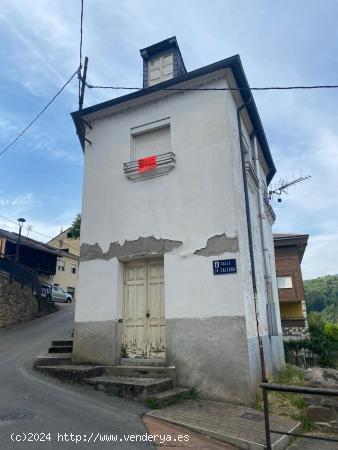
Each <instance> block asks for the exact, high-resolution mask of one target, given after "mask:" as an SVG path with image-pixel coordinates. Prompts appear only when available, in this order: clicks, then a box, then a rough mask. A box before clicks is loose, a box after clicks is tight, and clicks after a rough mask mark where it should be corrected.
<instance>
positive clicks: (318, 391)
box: [260, 383, 338, 450]
mask: <svg viewBox="0 0 338 450" xmlns="http://www.w3.org/2000/svg"><path fill="white" fill-rule="evenodd" d="M260 387H261V388H262V390H263V405H264V421H265V443H266V449H267V450H271V449H272V445H271V433H274V434H282V435H284V434H285V435H287V436H293V437H302V438H305V439H315V440H320V441H328V442H338V439H336V438H333V437H328V436H326V437H323V436H315V435H312V434H301V433H293V432H292V433H290V432H286V431H285V432H284V431H280V430H272V429H271V428H270V420H269V403H268V392H269V391H276V392H290V393H299V394H312V395H323V396H329V397H334V396H337V397H338V389H322V388H315V387H306V386H294V385H287V384H276V383H261V384H260Z"/></svg>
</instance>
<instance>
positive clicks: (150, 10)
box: [0, 0, 338, 276]
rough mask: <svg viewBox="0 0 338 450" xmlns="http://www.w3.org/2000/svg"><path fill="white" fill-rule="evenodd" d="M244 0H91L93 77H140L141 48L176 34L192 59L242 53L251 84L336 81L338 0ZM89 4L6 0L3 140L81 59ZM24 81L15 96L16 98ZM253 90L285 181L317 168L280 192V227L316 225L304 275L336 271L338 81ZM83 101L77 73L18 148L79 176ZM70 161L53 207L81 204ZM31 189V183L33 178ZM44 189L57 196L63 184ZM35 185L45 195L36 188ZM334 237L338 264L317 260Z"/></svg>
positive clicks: (196, 63)
mask: <svg viewBox="0 0 338 450" xmlns="http://www.w3.org/2000/svg"><path fill="white" fill-rule="evenodd" d="M241 5H242V6H241V8H240V9H239V7H238V1H235V0H228V1H227V2H224V1H222V0H214V1H213V2H212V6H211V4H210V2H209V3H208V2H205V1H203V0H196V1H194V2H192V0H180V1H178V0H173V1H172V2H171V3H170V8H168V7H167V6H165V5H164V6H162V4H159V3H158V2H156V1H155V0H144V1H143V2H136V1H135V0H125V1H124V2H118V1H117V0H115V1H111V0H109V1H108V0H95V1H93V0H87V1H85V15H84V45H83V54H84V55H88V57H89V68H88V81H89V82H90V83H92V84H108V85H113V84H115V85H122V84H123V85H131V86H140V84H141V81H142V62H141V57H140V55H139V53H138V50H139V48H142V47H145V46H147V45H150V44H152V43H155V42H158V41H160V40H162V39H165V38H166V37H169V36H172V35H176V36H177V37H178V40H179V43H180V46H181V50H182V54H183V57H184V60H185V62H186V66H187V69H188V70H192V69H194V68H197V67H201V66H203V65H206V64H209V63H211V62H214V61H217V60H220V59H222V58H225V57H227V56H231V55H233V54H236V53H239V54H240V55H241V58H242V61H243V65H244V69H245V71H246V74H247V77H248V79H249V82H250V84H251V85H252V86H267V85H270V86H271V85H287V84H307V83H308V84H312V83H316V82H320V83H330V82H332V83H335V78H336V73H337V63H336V61H335V60H334V58H332V55H333V54H336V48H335V42H337V39H338V29H337V27H336V24H335V21H336V15H337V14H336V13H337V12H338V7H337V3H336V2H334V1H330V0H327V3H326V8H318V4H317V2H314V1H312V0H309V1H308V2H306V3H305V2H304V4H303V3H302V2H297V5H295V4H294V2H291V1H286V2H283V4H282V3H278V2H277V3H276V2H267V1H261V2H258V3H257V2H256V3H255V4H253V2H251V1H250V0H243V2H242V4H241ZM290 10H291V11H292V14H290ZM79 14H80V2H79V1H78V2H69V1H68V0H58V1H57V2H50V1H49V0H35V1H34V6H32V1H31V0H21V1H20V2H13V1H12V0H3V1H2V4H1V11H0V24H1V29H0V35H1V38H2V41H3V42H4V44H5V45H3V46H2V49H1V59H2V61H4V64H3V67H2V74H1V75H0V77H1V80H2V83H3V84H8V85H9V86H11V89H12V91H11V95H10V99H9V100H8V101H7V103H8V105H7V108H4V109H3V110H2V111H0V136H1V140H3V141H4V144H6V143H7V141H8V140H9V139H11V137H12V136H14V135H15V134H16V133H17V132H18V131H21V129H22V128H23V127H24V126H25V125H26V124H27V122H29V120H31V118H32V117H33V116H34V115H35V114H36V113H37V112H38V111H40V110H41V109H42V107H43V106H44V105H45V104H46V103H47V101H48V100H49V99H50V98H51V96H52V95H54V94H55V92H56V90H57V89H59V88H60V86H61V85H62V84H63V83H64V82H65V80H66V78H67V77H68V76H70V74H71V73H72V72H73V71H74V70H75V69H76V67H77V66H78V64H79ZM299 23H302V26H301V27H299ZM323 43H325V45H323ZM13 86H14V88H13ZM16 88H18V99H17V102H15V101H13V99H12V97H14V99H15V94H16V92H14V90H16ZM117 95H121V92H114V91H104V90H102V91H100V90H99V91H97V90H89V89H87V90H86V97H85V105H90V104H94V103H97V102H99V101H103V100H106V99H108V98H112V97H113V96H117ZM255 100H256V102H257V106H258V109H259V112H260V115H261V117H262V122H263V125H264V128H265V130H266V134H267V136H268V139H269V142H270V146H271V150H272V154H273V157H274V159H275V162H276V166H277V170H278V172H277V176H276V181H278V179H279V178H288V179H290V178H292V177H293V176H296V177H297V176H299V174H300V173H302V174H303V175H307V174H311V179H310V180H308V181H305V182H304V183H302V184H299V185H297V186H296V187H295V189H290V195H289V196H285V198H284V199H283V203H282V204H277V203H274V207H275V209H276V213H277V222H276V225H275V230H276V231H277V230H279V231H284V232H304V233H309V234H310V235H311V239H310V241H309V245H308V248H307V250H306V252H305V257H304V263H303V270H304V273H305V274H306V276H307V275H308V274H312V275H313V274H317V275H322V274H324V273H325V272H322V271H323V270H334V269H333V268H334V267H337V265H338V253H337V256H336V257H335V256H334V253H333V252H331V248H333V247H334V246H336V247H337V246H338V240H337V236H336V234H335V232H334V230H335V229H336V223H337V222H338V207H337V200H336V196H335V191H336V185H337V181H336V178H337V177H336V173H337V169H338V167H337V166H338V152H337V148H338V132H337V128H336V124H337V123H338V115H337V111H336V97H335V96H334V95H333V91H331V92H328V91H316V92H315V91H306V92H299V91H297V92H295V91H290V92H286V91H282V92H281V91H280V92H272V91H269V92H256V93H255ZM76 106H77V80H76V79H74V80H73V82H72V84H71V86H69V87H67V89H66V90H65V91H64V92H63V93H62V95H61V96H60V97H59V98H58V99H57V101H56V102H55V103H54V104H53V105H52V106H51V108H50V109H49V110H48V111H47V112H46V114H45V115H44V117H43V118H41V120H39V122H38V123H37V124H35V125H34V127H32V129H31V130H30V131H29V133H27V134H26V135H25V136H24V138H23V139H22V141H20V143H18V145H17V147H16V149H15V152H17V153H20V155H19V156H20V157H22V156H23V155H24V153H23V152H26V153H29V155H32V156H33V158H31V159H32V161H34V164H37V167H34V170H37V171H38V170H39V169H40V167H41V165H43V164H44V163H45V162H46V161H50V164H51V165H53V167H54V166H56V165H57V166H58V167H59V166H60V167H61V169H62V170H63V172H65V171H66V170H67V166H68V164H72V170H74V174H77V183H78V186H80V183H81V176H80V175H79V174H80V172H81V163H82V155H81V151H80V149H79V144H78V142H77V141H76V139H75V137H74V127H73V124H72V123H71V121H70V119H69V111H70V110H74V109H76ZM27 118H29V120H27ZM75 146H76V149H75ZM12 154H13V155H14V154H15V153H14V150H13V153H8V155H9V156H8V158H7V161H9V162H8V164H9V165H8V167H9V169H8V170H11V167H12V166H13V160H12V159H11V157H10V156H11V155H12ZM13 158H14V156H13ZM10 163H12V164H10ZM62 164H63V166H62ZM45 167H46V166H45V165H44V168H45ZM62 170H60V183H59V185H58V194H60V195H59V197H58V196H56V197H55V199H54V200H51V205H50V206H53V208H55V209H57V210H61V209H62V208H64V209H65V210H66V211H72V208H73V204H74V201H73V200H70V199H68V198H67V202H68V203H66V204H64V202H65V198H66V195H65V194H66V192H65V191H63V190H62V189H63V187H62V176H61V173H62ZM14 175H17V173H13V180H14V178H17V177H15V176H14ZM13 183H14V182H13ZM39 188H40V187H39ZM21 189H22V191H23V192H26V190H27V187H26V186H24V187H21ZM40 189H41V188H40ZM45 189H49V191H48V193H49V198H50V199H53V198H54V197H53V194H54V193H55V190H54V191H53V186H45ZM65 189H66V188H65ZM78 190H80V187H78ZM32 192H33V194H34V197H33V199H34V200H36V198H38V197H39V195H40V194H39V192H38V188H37V190H36V191H32ZM67 194H68V192H67ZM23 195H24V194H23ZM4 198H5V199H7V196H5V197H4ZM79 202H80V199H79V200H78V204H79ZM0 206H1V205H0ZM6 206H7V205H6ZM74 209H76V207H74ZM78 209H80V207H78ZM66 215H67V214H66ZM69 216H70V214H69ZM46 217H47V213H46V212H45V211H42V210H41V211H40V212H39V216H37V218H38V219H39V221H37V222H36V224H37V225H41V226H42V227H44V226H46V227H47V228H48V227H49V228H50V229H51V230H52V229H53V227H54V225H53V224H52V219H50V221H48V220H47V218H46ZM53 220H54V222H55V223H56V225H55V227H59V226H60V225H61V224H63V222H64V220H66V221H67V220H68V218H67V217H64V220H63V219H62V218H58V216H56V217H54V218H53ZM326 245H328V246H330V249H329V250H328V251H330V252H331V253H330V255H331V256H330V264H329V265H327V266H326V265H325V266H322V265H316V264H313V265H311V263H310V256H311V258H316V259H319V258H321V255H322V252H325V246H326ZM307 255H310V256H309V257H308V256H307ZM316 267H317V269H318V270H317V269H316ZM316 270H317V271H316ZM312 275H311V276H312Z"/></svg>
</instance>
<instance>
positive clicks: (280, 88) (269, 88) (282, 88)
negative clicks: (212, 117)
mask: <svg viewBox="0 0 338 450" xmlns="http://www.w3.org/2000/svg"><path fill="white" fill-rule="evenodd" d="M86 86H87V87H88V88H89V89H113V90H130V91H139V90H141V89H143V88H140V87H125V86H100V85H98V86H97V85H96V86H95V85H92V84H89V83H86ZM297 89H298V90H302V89H303V90H306V89H338V85H337V84H331V85H330V84H326V85H325V84H322V85H308V86H266V87H237V88H232V87H229V88H171V87H157V86H149V87H147V90H148V91H150V90H151V91H287V90H297Z"/></svg>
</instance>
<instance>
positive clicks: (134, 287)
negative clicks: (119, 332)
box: [123, 259, 165, 358]
mask: <svg viewBox="0 0 338 450" xmlns="http://www.w3.org/2000/svg"><path fill="white" fill-rule="evenodd" d="M123 322H124V333H123V345H124V347H125V349H126V350H127V353H128V356H129V357H131V358H135V357H141V358H164V357H165V315H164V268H163V260H161V259H156V260H143V261H135V262H130V263H126V265H125V282H124V317H123Z"/></svg>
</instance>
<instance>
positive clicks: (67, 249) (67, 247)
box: [48, 228, 80, 300]
mask: <svg viewBox="0 0 338 450" xmlns="http://www.w3.org/2000/svg"><path fill="white" fill-rule="evenodd" d="M48 245H49V246H51V247H54V248H56V249H59V250H60V252H59V256H58V261H57V268H56V273H55V276H54V278H53V284H54V285H55V286H59V287H61V288H62V289H63V290H65V291H66V292H68V293H69V294H71V295H72V297H73V299H74V300H75V298H76V294H77V277H78V270H79V255H80V239H75V238H74V237H73V235H72V231H71V228H67V229H66V230H65V231H61V233H60V234H59V235H58V236H56V237H55V238H53V239H52V240H50V241H49V242H48Z"/></svg>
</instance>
